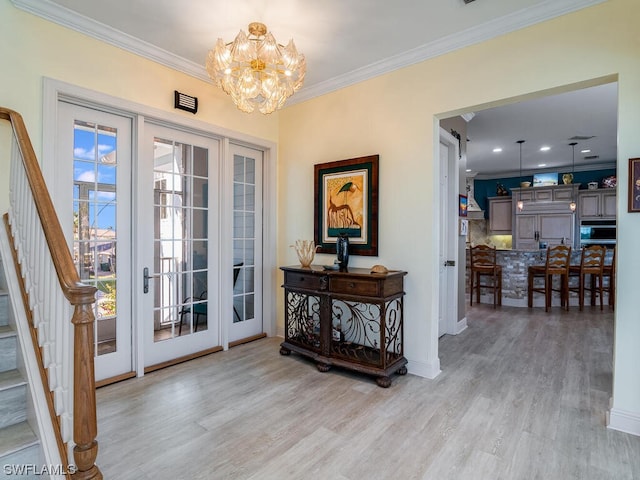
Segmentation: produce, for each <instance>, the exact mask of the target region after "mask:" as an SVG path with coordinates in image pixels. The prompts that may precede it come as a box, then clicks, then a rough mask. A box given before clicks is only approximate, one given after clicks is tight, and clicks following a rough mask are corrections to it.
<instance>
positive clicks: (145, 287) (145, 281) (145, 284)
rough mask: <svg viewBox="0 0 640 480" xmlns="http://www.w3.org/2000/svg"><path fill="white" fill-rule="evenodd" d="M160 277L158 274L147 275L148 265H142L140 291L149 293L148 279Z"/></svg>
mask: <svg viewBox="0 0 640 480" xmlns="http://www.w3.org/2000/svg"><path fill="white" fill-rule="evenodd" d="M150 278H160V275H149V267H144V269H143V270H142V291H143V293H149V279H150Z"/></svg>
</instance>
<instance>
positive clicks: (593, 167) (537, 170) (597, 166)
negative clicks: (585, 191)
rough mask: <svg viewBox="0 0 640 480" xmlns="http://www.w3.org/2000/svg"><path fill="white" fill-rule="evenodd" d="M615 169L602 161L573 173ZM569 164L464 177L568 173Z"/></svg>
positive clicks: (614, 165) (489, 177)
mask: <svg viewBox="0 0 640 480" xmlns="http://www.w3.org/2000/svg"><path fill="white" fill-rule="evenodd" d="M609 169H617V163H616V160H610V161H603V162H599V163H589V164H587V165H580V168H576V169H575V172H591V171H593V170H609ZM570 171H571V164H568V165H558V166H556V167H547V168H535V169H527V170H522V174H520V172H519V171H518V170H512V171H504V172H482V173H478V172H466V174H465V175H466V176H473V177H474V180H492V179H496V178H513V177H520V176H522V177H525V176H531V175H533V174H534V173H554V172H559V173H560V172H565V173H566V172H570Z"/></svg>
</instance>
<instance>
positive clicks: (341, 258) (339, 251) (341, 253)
mask: <svg viewBox="0 0 640 480" xmlns="http://www.w3.org/2000/svg"><path fill="white" fill-rule="evenodd" d="M336 255H337V256H338V265H340V270H346V269H347V266H348V265H349V237H348V236H347V234H346V233H341V234H340V236H339V237H338V239H337V240H336Z"/></svg>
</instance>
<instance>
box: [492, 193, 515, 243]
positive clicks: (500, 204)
mask: <svg viewBox="0 0 640 480" xmlns="http://www.w3.org/2000/svg"><path fill="white" fill-rule="evenodd" d="M488 200H489V234H490V235H511V230H512V225H513V222H512V217H513V211H512V207H511V197H490V198H489V199H488Z"/></svg>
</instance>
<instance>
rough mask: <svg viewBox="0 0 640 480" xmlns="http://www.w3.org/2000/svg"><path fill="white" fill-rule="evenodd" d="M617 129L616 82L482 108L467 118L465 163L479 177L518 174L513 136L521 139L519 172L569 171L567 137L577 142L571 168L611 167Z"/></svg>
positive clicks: (570, 161)
mask: <svg viewBox="0 0 640 480" xmlns="http://www.w3.org/2000/svg"><path fill="white" fill-rule="evenodd" d="M617 130H618V85H617V83H609V84H605V85H600V86H597V87H591V88H585V89H582V90H575V91H572V92H568V93H563V94H559V95H553V96H547V97H542V98H538V99H536V100H529V101H524V102H519V103H514V104H511V105H507V106H502V107H497V108H491V109H487V110H482V111H480V112H477V113H476V115H475V116H474V117H473V118H472V119H471V120H470V121H469V122H468V123H467V168H469V169H471V170H472V172H478V175H479V178H482V177H486V178H491V177H495V176H498V175H497V174H501V175H504V176H508V175H509V174H513V175H519V169H520V154H519V145H518V144H517V143H516V142H517V141H518V140H525V143H523V144H522V169H523V172H527V173H530V172H531V171H532V170H536V171H542V170H546V171H563V170H564V171H571V169H572V168H573V161H574V160H573V153H572V148H571V146H569V144H570V143H571V142H577V145H576V146H575V170H577V171H581V170H591V169H596V168H615V162H616V158H617ZM576 137H593V138H589V139H581V138H576ZM543 146H547V147H550V149H549V150H548V151H544V152H542V151H540V148H541V147H543ZM496 147H500V148H502V152H500V153H494V152H493V149H494V148H496ZM587 149H588V150H590V152H585V153H582V150H587ZM542 164H546V166H541V165H542Z"/></svg>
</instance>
